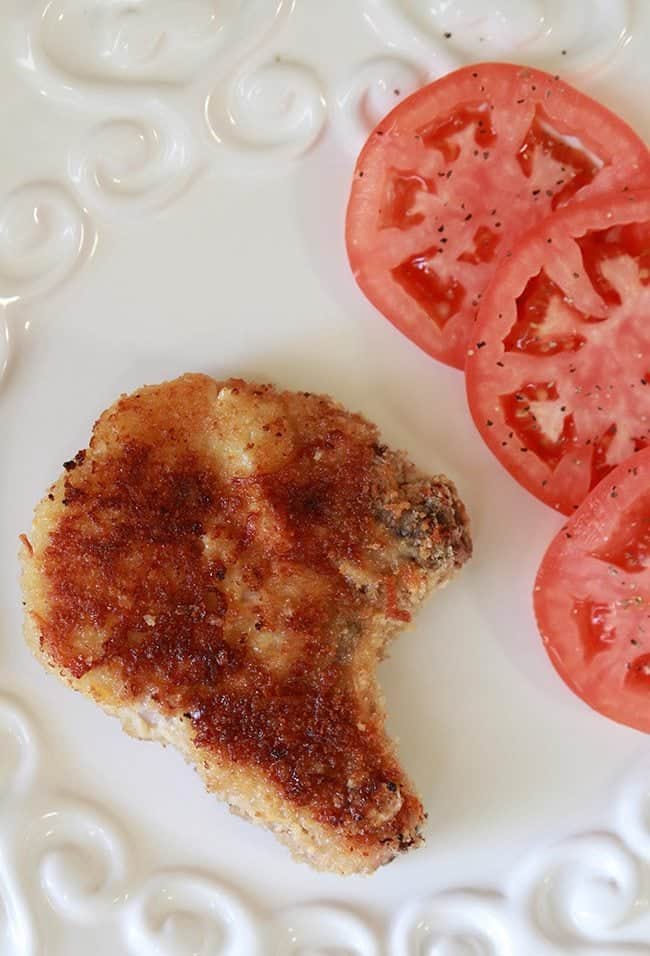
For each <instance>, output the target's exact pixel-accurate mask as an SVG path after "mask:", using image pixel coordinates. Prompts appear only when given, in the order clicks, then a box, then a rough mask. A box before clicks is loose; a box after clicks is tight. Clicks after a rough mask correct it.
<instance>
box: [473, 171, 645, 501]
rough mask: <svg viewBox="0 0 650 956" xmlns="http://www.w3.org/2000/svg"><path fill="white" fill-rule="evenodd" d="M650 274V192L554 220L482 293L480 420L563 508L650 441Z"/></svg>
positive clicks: (584, 206) (519, 476) (529, 483)
mask: <svg viewBox="0 0 650 956" xmlns="http://www.w3.org/2000/svg"><path fill="white" fill-rule="evenodd" d="M594 250H595V251H594ZM605 276H608V277H609V278H606V277H605ZM649 281H650V188H648V189H644V190H635V191H624V192H620V193H616V194H608V195H606V196H603V197H597V198H594V199H592V200H587V201H585V202H581V203H574V204H573V205H571V206H567V207H566V208H564V209H562V210H559V211H558V212H556V213H555V214H554V215H553V216H550V217H548V218H547V219H546V220H545V221H544V222H543V223H541V224H540V226H539V227H538V228H537V229H534V230H530V231H529V232H528V233H527V234H526V236H525V237H523V238H522V240H521V241H520V243H519V245H518V247H517V250H516V252H514V253H513V255H512V256H511V257H510V258H509V259H507V260H506V261H505V262H504V263H503V264H502V265H501V266H500V267H499V268H498V270H497V271H496V273H495V275H494V278H493V280H492V282H491V283H490V285H489V287H488V289H487V291H486V294H485V296H484V297H483V302H482V305H481V309H480V311H479V316H478V320H477V322H476V326H475V328H474V337H473V341H472V343H470V344H471V347H470V349H469V350H468V356H467V363H466V368H465V371H466V388H467V397H468V402H469V407H470V411H471V413H472V417H473V418H474V422H475V424H476V427H477V428H478V430H479V432H480V434H481V436H482V437H483V439H484V441H485V442H486V444H487V445H488V447H489V448H490V450H491V451H492V452H493V453H494V455H495V456H496V457H497V458H498V459H499V461H500V462H501V464H502V465H504V467H505V468H506V469H507V470H508V471H509V472H510V474H511V475H512V476H513V477H514V478H515V479H516V481H518V482H519V483H520V484H521V485H523V486H524V487H525V488H527V489H528V490H529V491H530V492H531V493H532V494H534V495H535V496H536V497H537V498H539V499H540V500H542V501H544V502H546V504H548V505H550V506H551V507H553V508H555V509H556V510H558V511H561V512H563V513H564V514H572V513H573V512H574V511H575V510H576V509H577V508H578V506H579V505H580V504H581V502H582V501H583V500H584V498H585V497H586V495H587V494H588V493H589V491H590V490H591V488H593V487H594V486H595V485H597V483H598V481H599V480H601V479H602V478H603V477H604V476H605V475H606V474H607V473H608V471H610V470H611V468H612V467H614V466H615V465H616V464H617V463H619V462H620V461H621V460H622V459H623V458H625V457H627V455H629V454H630V453H631V452H633V451H635V450H638V449H640V448H642V447H644V446H645V445H647V444H649V443H650V377H649V375H648V373H650V323H649V322H648V321H647V320H646V316H647V315H648V314H649V313H650V285H649ZM612 283H613V284H612ZM617 284H618V288H617V287H616V285H617ZM551 302H552V306H551V305H549V303H551ZM549 317H551V318H552V323H550V319H549ZM545 322H549V325H548V328H551V327H552V329H553V331H552V333H550V332H545V328H546V326H545V324H544V323H545Z"/></svg>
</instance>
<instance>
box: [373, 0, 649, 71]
mask: <svg viewBox="0 0 650 956" xmlns="http://www.w3.org/2000/svg"><path fill="white" fill-rule="evenodd" d="M365 3H366V8H367V11H368V15H369V17H370V18H371V19H372V22H373V23H374V24H375V26H376V29H377V31H378V32H379V33H380V35H384V36H385V32H386V30H387V29H390V27H389V24H394V22H395V20H396V19H397V20H398V21H400V20H401V23H402V27H401V33H402V37H403V38H404V41H405V42H406V43H407V44H408V45H410V46H411V48H416V49H421V47H422V44H423V43H424V44H425V45H428V47H429V49H430V50H431V52H432V53H433V54H435V55H437V56H440V51H441V47H442V45H444V44H446V48H447V52H448V55H449V56H456V57H460V58H462V59H463V60H489V59H498V58H499V57H506V58H507V59H508V60H512V59H514V60H515V61H520V62H531V61H532V62H534V63H535V64H536V65H537V66H540V67H542V68H547V69H552V68H554V67H558V68H559V67H560V66H561V67H562V69H563V70H565V71H570V72H571V73H587V72H588V73H590V75H592V76H593V75H594V74H595V73H596V72H597V71H600V70H602V69H605V68H606V67H607V66H609V65H610V64H611V63H612V61H613V60H614V58H615V57H616V56H617V55H618V53H620V51H621V50H622V49H623V47H624V46H625V45H626V43H627V42H628V41H629V39H630V35H631V34H630V30H631V21H632V10H631V5H630V3H629V0H593V2H590V3H565V2H564V0H501V2H500V3H498V4H486V3H484V2H483V0H462V2H451V3H450V2H448V0H435V2H431V0H365ZM386 39H388V37H386Z"/></svg>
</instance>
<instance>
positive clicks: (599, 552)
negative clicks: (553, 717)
mask: <svg viewBox="0 0 650 956" xmlns="http://www.w3.org/2000/svg"><path fill="white" fill-rule="evenodd" d="M534 601H535V614H536V616H537V623H538V625H539V629H540V633H541V635H542V640H543V641H544V646H545V647H546V650H547V651H548V654H549V657H550V658H551V661H552V662H553V665H554V667H555V668H556V670H557V671H558V673H559V674H560V676H561V677H562V678H563V680H565V681H566V683H567V684H568V685H569V687H570V688H571V689H572V690H573V691H575V693H576V694H578V695H579V696H580V697H581V698H582V699H583V700H584V701H585V702H586V703H587V704H589V706H590V707H593V708H594V709H595V710H598V711H600V713H601V714H605V716H607V717H611V718H612V720H617V721H619V723H622V724H628V725H629V726H630V727H636V728H637V729H638V730H643V731H645V732H646V733H650V706H648V701H649V699H650V448H646V449H644V450H643V451H640V452H638V454H636V455H633V456H632V458H628V459H627V461H625V462H624V463H623V464H622V465H620V466H619V467H618V468H617V469H616V470H615V471H613V472H612V473H611V474H610V475H609V476H608V477H607V478H606V479H605V480H604V481H602V482H601V483H600V484H599V485H598V487H597V488H596V489H595V490H594V491H592V493H591V494H590V495H589V497H588V498H587V499H586V500H585V502H584V503H583V504H582V505H581V507H580V508H579V510H578V511H577V512H576V513H575V515H573V517H572V518H571V519H570V520H569V521H568V523H567V524H566V525H565V527H564V528H563V529H562V531H561V532H560V533H559V534H558V535H557V537H556V538H555V540H554V541H553V543H552V544H551V546H550V548H549V549H548V551H547V552H546V554H545V556H544V559H543V561H542V564H541V566H540V569H539V573H538V575H537V581H536V584H535V593H534Z"/></svg>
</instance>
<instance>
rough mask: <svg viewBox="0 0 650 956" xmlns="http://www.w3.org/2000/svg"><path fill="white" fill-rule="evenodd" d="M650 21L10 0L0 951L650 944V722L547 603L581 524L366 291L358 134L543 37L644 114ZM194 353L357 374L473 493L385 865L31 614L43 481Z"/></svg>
mask: <svg viewBox="0 0 650 956" xmlns="http://www.w3.org/2000/svg"><path fill="white" fill-rule="evenodd" d="M488 9H489V11H490V12H489V13H488V12H486V11H487V10H488ZM447 32H450V33H451V34H452V36H451V38H447V39H446V38H445V37H444V34H445V33H447ZM649 36H650V5H648V4H645V3H644V2H638V3H637V4H633V3H626V2H623V0H620V2H618V0H593V2H583V3H575V4H568V3H565V2H563V0H547V2H544V0H499V2H498V3H496V4H490V5H488V4H484V3H483V2H481V0H458V2H456V0H329V2H328V3H327V5H325V4H323V3H322V2H319V0H295V3H294V2H291V0H239V2H237V0H182V2H181V0H132V2H127V0H84V2H81V0H50V2H47V3H46V2H44V0H36V2H34V0H4V3H3V4H2V5H0V89H1V90H2V91H3V95H2V97H0V111H1V114H2V120H3V131H4V136H3V149H2V154H1V155H0V303H2V308H1V310H0V367H2V368H4V376H3V378H2V382H1V383H0V437H1V442H2V446H1V447H2V455H3V468H2V471H1V473H0V482H1V489H2V494H1V497H0V501H1V506H0V559H1V561H2V568H3V569H4V574H3V577H2V584H1V588H2V591H1V603H0V675H1V676H0V689H1V694H0V953H1V954H2V956H5V954H6V956H36V954H42V956H59V954H65V956H86V954H88V953H93V954H97V956H109V954H110V956H116V954H120V956H121V954H122V953H124V954H127V953H128V954H131V953H132V954H134V956H154V954H156V956H190V954H192V956H193V954H200V956H208V954H210V956H212V954H217V953H219V954H224V956H248V954H252V956H254V954H256V953H271V954H298V953H300V954H301V956H306V954H310V956H315V954H321V956H324V954H327V956H343V954H345V956H351V954H352V956H376V954H379V953H384V954H385V953H394V954H396V956H425V954H426V956H538V954H539V956H547V954H548V956H551V954H558V953H574V952H575V953H585V954H589V956H606V954H607V956H610V954H611V956H619V954H620V956H640V954H642V953H647V952H649V951H650V903H649V902H648V885H649V880H650V753H649V749H650V748H649V747H648V742H647V740H646V738H644V737H642V736H641V735H639V734H636V733H635V732H633V731H631V730H628V729H625V728H623V727H618V726H616V725H614V724H612V723H609V722H607V721H605V720H604V719H601V718H598V717H597V716H596V715H594V714H592V713H591V712H589V711H588V710H587V709H586V708H585V707H584V706H582V705H581V704H580V703H579V701H577V700H575V699H574V698H573V697H572V696H571V695H570V694H569V692H568V691H566V690H565V688H564V686H563V685H562V684H561V683H560V682H559V680H558V679H557V678H556V677H555V675H554V673H553V671H552V669H551V667H550V665H549V663H548V662H547V659H546V656H545V654H544V652H543V650H542V647H541V643H540V641H539V639H538V637H537V635H536V631H535V627H534V624H533V620H532V615H531V610H530V589H531V584H532V579H533V575H534V572H535V569H536V565H537V563H538V561H539V558H540V556H541V554H542V552H543V550H544V548H545V546H546V544H547V542H548V540H549V539H550V536H551V535H552V533H553V531H554V530H555V529H556V528H557V527H558V525H559V523H560V519H559V518H558V516H556V515H554V514H552V513H551V512H550V511H549V510H547V509H545V508H544V507H543V506H542V505H540V504H539V503H537V502H535V501H533V500H532V499H531V498H529V497H528V496H527V495H526V494H525V493H524V492H523V491H522V490H521V489H519V488H518V487H516V486H515V485H514V484H513V482H512V481H511V480H510V479H509V477H508V476H507V475H506V474H505V473H504V472H502V471H501V470H500V469H499V466H498V465H497V464H496V463H495V462H494V461H493V460H492V458H491V456H490V455H489V453H488V452H487V451H486V450H485V449H484V448H483V447H482V445H481V443H480V441H479V439H478V438H477V437H476V436H475V434H474V431H473V428H472V425H471V423H470V420H469V416H468V414H467V412H466V409H465V404H464V394H463V384H462V380H461V376H460V375H459V374H458V373H456V372H454V371H452V370H450V369H447V368H444V367H442V366H439V365H436V364H435V363H433V362H431V361H430V360H428V359H427V358H426V356H424V355H423V354H422V353H420V352H419V351H417V349H416V348H415V347H414V346H412V345H411V344H410V343H409V342H408V341H406V339H404V338H402V337H401V336H400V335H399V334H398V333H397V332H396V331H395V330H394V329H392V327H391V326H389V325H388V323H386V322H385V321H383V320H382V319H381V318H380V317H378V316H377V315H376V314H375V313H374V312H373V310H372V308H371V307H370V306H369V305H368V304H367V303H366V302H365V300H364V299H363V297H362V296H361V294H360V293H359V292H358V291H357V290H356V288H355V286H354V283H353V281H352V279H351V277H350V275H349V272H348V269H347V264H346V259H345V252H344V247H343V241H342V220H343V214H344V208H345V202H346V195H347V188H348V184H349V180H350V174H351V169H352V164H353V162H354V156H355V152H356V150H357V149H358V147H359V145H360V143H361V142H362V140H363V137H364V135H365V132H366V131H367V129H368V128H369V126H370V125H372V123H373V122H374V121H375V120H376V119H377V118H379V116H380V115H381V114H382V113H383V112H385V111H386V109H387V108H388V107H389V106H390V105H392V104H393V103H394V102H396V101H397V99H398V98H399V97H400V96H402V95H404V94H405V93H407V92H409V91H410V90H411V89H413V88H414V87H415V86H416V85H417V84H418V83H420V82H422V81H423V80H424V79H426V78H427V77H431V76H435V75H438V74H439V73H441V72H443V71H445V70H447V69H449V68H451V67H453V66H454V65H456V64H460V63H462V62H466V61H468V60H469V59H472V58H482V59H485V58H490V57H493V58H494V57H498V56H500V57H504V58H509V59H515V60H518V61H521V62H531V63H533V64H535V65H540V66H543V67H547V68H549V69H551V70H552V71H554V72H555V71H558V72H561V73H562V74H563V75H565V76H566V77H567V78H569V79H572V80H573V81H574V82H575V83H576V84H577V85H578V86H580V87H581V88H582V89H584V90H585V91H587V92H590V93H592V94H595V95H597V96H599V97H600V98H601V99H602V100H603V101H604V102H605V103H607V104H608V105H611V106H613V107H614V108H617V109H618V110H619V111H620V112H621V113H622V115H623V116H625V117H626V118H627V119H628V120H629V121H631V122H632V123H633V124H634V125H635V126H636V128H637V129H638V130H639V132H640V133H641V134H642V135H644V136H646V137H648V135H649V134H650V114H648V112H647V106H646V102H645V96H644V94H643V93H642V91H643V90H645V89H647V88H648V84H649V83H650V61H649V60H648V58H647V54H646V50H647V40H648V37H649ZM563 50H564V51H566V52H564V53H563V52H562V51H563ZM187 369H198V370H205V371H207V372H210V373H213V374H215V375H219V376H222V375H227V374H231V373H239V374H242V375H245V376H249V377H255V376H256V377H259V378H262V379H264V380H274V381H276V382H278V383H281V384H284V385H286V386H289V387H297V388H309V389H310V390H322V391H325V392H329V393H331V394H333V395H335V396H337V397H338V398H340V399H341V400H342V401H344V402H345V403H346V404H348V405H349V406H350V407H352V408H355V409H359V410H361V411H363V412H364V413H366V414H367V415H368V416H369V417H370V418H372V419H374V420H375V421H377V422H378V423H379V424H380V426H381V427H382V429H383V432H384V434H385V436H386V439H387V440H388V441H390V442H391V443H395V444H396V445H399V446H402V447H405V448H407V449H408V450H409V452H410V453H411V455H412V456H413V458H414V459H415V460H416V461H417V462H418V463H420V464H421V465H422V466H424V467H428V468H431V469H432V470H435V469H441V470H445V471H447V472H448V473H449V474H450V475H451V476H452V477H453V478H454V479H456V480H457V482H458V484H459V487H460V488H461V490H462V492H463V494H464V496H465V497H466V500H467V502H468V505H469V508H470V511H471V513H472V516H473V519H474V529H475V542H476V557H475V559H474V561H473V562H472V565H471V566H470V567H468V569H467V570H466V572H464V574H463V575H462V577H461V578H460V579H459V580H458V581H457V582H456V583H455V584H454V585H453V586H452V587H450V588H449V589H448V590H447V591H446V592H444V593H443V594H441V595H439V596H437V597H436V598H435V599H434V600H432V601H431V602H430V604H429V605H428V606H427V607H426V609H425V610H424V611H423V613H422V614H421V616H420V617H419V619H418V621H417V625H416V627H415V628H414V629H413V631H412V633H410V634H409V635H405V636H404V637H403V638H402V639H401V640H400V641H399V642H398V643H397V645H396V646H395V647H394V650H393V654H392V657H391V660H390V661H388V662H387V663H386V664H384V665H382V678H383V683H384V686H385V689H386V693H387V697H388V702H389V711H390V715H391V716H390V725H391V728H392V730H393V731H394V732H395V733H396V734H398V735H399V736H400V738H401V741H402V743H401V752H402V754H403V758H404V762H405V763H406V765H407V767H408V768H409V770H410V771H411V773H412V774H413V776H414V777H415V779H416V781H417V782H418V784H419V786H420V788H421V790H422V792H423V796H424V800H425V804H426V806H427V808H428V810H429V812H430V819H429V824H428V828H427V846H426V848H425V849H423V850H420V851H418V852H415V853H412V854H409V855H407V856H406V857H404V858H403V859H401V860H398V861H396V862H395V863H393V864H392V865H391V866H389V867H387V868H384V869H383V870H382V871H380V872H379V873H377V874H376V875H374V876H373V877H371V878H367V879H362V878H351V879H347V880H341V879H339V878H335V877H332V876H323V875H318V874H315V873H312V872H311V871H310V870H309V869H307V868H306V867H304V866H301V865H298V864H295V863H293V862H292V861H291V860H290V858H289V856H288V854H287V853H286V851H285V850H284V849H283V848H281V847H280V846H279V845H277V844H276V843H275V841H274V840H273V838H272V837H271V836H269V835H268V834H266V833H264V832H262V831H260V830H258V829H255V828H253V827H252V826H250V825H248V824H246V823H244V822H242V821H241V820H238V819H236V818H235V817H232V816H231V815H229V814H228V813H227V811H226V810H225V809H224V808H223V807H222V806H221V805H220V804H219V803H218V802H217V801H215V800H214V799H213V798H211V797H210V796H209V795H207V794H205V793H204V792H203V789H202V786H201V784H200V783H199V781H198V778H196V776H195V775H194V774H193V773H192V771H191V770H190V769H188V768H187V767H186V766H185V765H184V764H183V763H182V761H181V759H180V758H179V757H178V756H177V755H176V754H174V753H172V752H165V751H163V750H162V749H161V748H158V747H154V746H146V745H145V744H143V743H139V742H136V741H134V740H131V739H129V738H127V737H126V736H125V735H124V734H123V733H122V732H121V730H120V729H119V727H118V726H117V724H116V722H113V721H110V720H109V719H108V718H106V717H104V716H103V715H102V714H101V713H100V712H99V711H98V710H96V709H95V708H94V707H93V705H91V704H90V703H89V702H88V701H86V700H84V699H82V698H80V697H78V696H75V695H73V694H72V693H71V692H70V691H68V690H66V689H65V688H64V687H63V685H59V684H58V683H57V682H56V681H55V680H53V679H52V678H50V677H47V676H46V675H45V673H43V672H42V671H41V669H40V668H39V666H38V665H37V664H36V663H35V662H33V661H32V660H31V658H30V657H29V655H28V652H27V650H26V649H25V647H24V645H23V643H22V638H21V633H20V631H21V620H20V619H21V614H20V595H19V589H18V584H17V570H16V560H15V551H16V539H17V535H18V533H19V532H20V531H24V530H27V528H28V526H29V523H30V516H31V509H32V506H33V505H34V503H35V502H36V501H37V499H38V498H39V497H40V496H41V495H42V493H43V491H44V489H45V487H46V486H47V484H48V483H49V482H50V481H51V480H52V479H53V478H54V477H55V476H56V475H57V474H58V471H59V469H60V465H61V462H62V461H64V460H65V459H67V458H69V457H70V455H71V454H73V453H74V452H75V451H76V450H77V448H80V447H82V446H83V445H85V443H86V441H87V438H88V435H89V431H90V428H91V425H92V422H93V420H94V418H95V417H96V415H97V414H98V412H99V411H101V409H102V408H104V407H105V406H106V405H108V404H109V403H110V402H112V401H113V400H114V398H115V397H116V395H117V394H118V393H119V392H120V391H123V390H129V389H132V388H135V387H136V386H138V385H140V384H141V383H143V382H154V381H159V380H162V379H164V378H168V377H172V376H174V375H176V374H178V373H180V372H181V371H184V370H187Z"/></svg>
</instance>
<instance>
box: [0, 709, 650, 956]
mask: <svg viewBox="0 0 650 956" xmlns="http://www.w3.org/2000/svg"><path fill="white" fill-rule="evenodd" d="M39 736H40V735H39V734H38V732H37V731H36V729H35V727H34V722H33V721H32V720H31V719H30V717H29V716H28V715H27V714H26V712H25V710H24V708H23V707H22V705H21V704H20V703H19V701H18V700H17V699H16V698H14V697H11V696H9V695H4V694H0V753H1V754H2V760H1V761H0V822H1V823H2V826H0V943H2V950H1V951H2V953H3V956H26V954H27V956H36V954H38V953H40V952H44V950H43V948H42V947H43V941H44V940H45V939H50V938H51V937H52V935H53V934H56V935H57V937H61V938H62V939H66V938H67V937H68V934H69V936H70V938H72V937H73V936H74V933H75V927H77V928H79V927H86V928H92V927H99V926H100V925H101V927H102V932H103V933H109V932H110V933H111V934H112V936H111V937H110V938H111V939H113V938H114V939H115V946H118V947H122V949H123V948H124V947H127V949H128V952H129V953H133V954H134V956H154V954H155V956H190V954H195V953H200V954H204V956H208V954H217V953H218V954H220V956H258V954H259V956H262V954H266V953H268V954H273V956H296V954H298V953H306V952H309V953H319V954H320V953H326V954H328V956H330V954H336V956H379V954H380V953H381V952H383V951H382V949H381V942H380V938H379V936H378V935H377V934H376V933H375V931H374V930H373V928H372V927H371V926H370V925H369V924H368V923H367V922H366V921H365V919H364V918H363V917H362V916H361V915H359V914H357V913H356V912H354V911H353V910H351V909H349V908H347V907H344V906H339V905H336V904H334V903H327V904H325V903H322V902H313V903H304V904H301V905H297V906H293V907H289V908H287V909H281V910H278V911H277V912H275V913H269V914H267V915H266V916H265V915H263V914H260V913H258V912H257V911H255V910H253V909H252V908H251V906H250V905H249V904H248V903H247V902H246V901H245V894H241V893H238V892H237V891H236V890H234V889H233V888H231V887H230V886H226V885H225V884H224V883H223V882H222V881H221V880H220V879H219V878H218V877H217V876H215V875H213V874H211V873H205V872H202V871H199V870H196V869H187V868H185V867H183V868H180V869H169V868H164V869H159V870H151V869H150V870H147V866H146V860H143V859H142V858H139V859H137V860H136V854H135V851H134V847H133V841H132V840H131V839H130V838H129V836H128V835H127V834H126V833H125V832H124V829H123V827H122V826H121V825H120V824H119V822H117V821H115V820H113V819H112V817H111V815H110V814H109V813H108V812H107V811H106V810H105V809H103V808H101V807H99V806H96V805H95V804H93V803H90V802H89V801H88V800H87V799H85V798H84V797H83V796H81V795H77V794H68V793H66V792H65V791H62V789H61V786H60V781H59V780H58V777H59V775H60V774H61V773H62V772H61V770H60V768H59V767H56V768H55V767H54V766H51V765H50V764H49V761H48V758H47V748H43V747H41V746H40V743H39ZM649 780H650V764H649V763H648V761H645V762H643V763H641V764H639V766H637V767H635V768H632V770H631V772H630V773H629V774H628V775H627V777H626V779H625V781H624V782H623V784H622V786H621V788H620V792H619V795H618V797H617V799H616V800H615V801H614V803H613V810H612V813H611V820H610V821H609V823H607V825H606V828H605V827H604V828H603V829H601V830H590V831H586V832H583V833H576V834H570V835H568V836H566V837H565V838H563V839H561V840H559V841H557V842H555V843H551V844H548V845H540V846H537V847H534V848H533V849H532V850H531V851H530V852H529V853H528V854H527V855H526V856H525V858H524V859H523V860H521V861H520V862H519V863H517V864H516V865H515V866H514V867H513V869H512V870H511V872H510V873H509V874H508V875H507V876H506V878H505V879H504V881H503V885H502V886H500V887H498V888H481V887H475V888H459V889H453V888H450V889H445V890H441V891H438V892H433V893H431V894H430V895H427V894H426V892H425V893H423V895H422V897H420V898H419V899H417V900H412V901H409V902H407V903H405V904H403V905H402V906H401V907H398V909H397V911H396V912H395V913H394V914H393V915H392V917H391V918H390V920H389V923H388V926H387V927H386V935H385V937H384V938H385V939H386V945H387V946H388V947H389V949H388V951H389V952H391V953H394V954H395V956H420V954H422V953H426V954H427V956H519V954H521V953H535V954H536V956H561V954H566V953H568V952H576V953H577V952H582V951H585V952H586V951H588V952H589V953H593V954H594V956H606V954H607V956H618V954H620V956H641V954H643V953H647V952H648V949H649V947H650V902H649V900H648V892H647V887H648V886H649V885H650V858H649V856H648V854H647V850H648V843H647V842H645V843H644V842H643V840H641V841H638V837H639V827H641V826H643V827H645V830H644V832H645V835H646V841H647V809H648V798H649V793H650V790H649V787H648V781H649ZM637 845H638V849H637ZM585 947H589V948H588V949H585ZM116 951H117V950H116ZM120 951H122V950H120Z"/></svg>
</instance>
